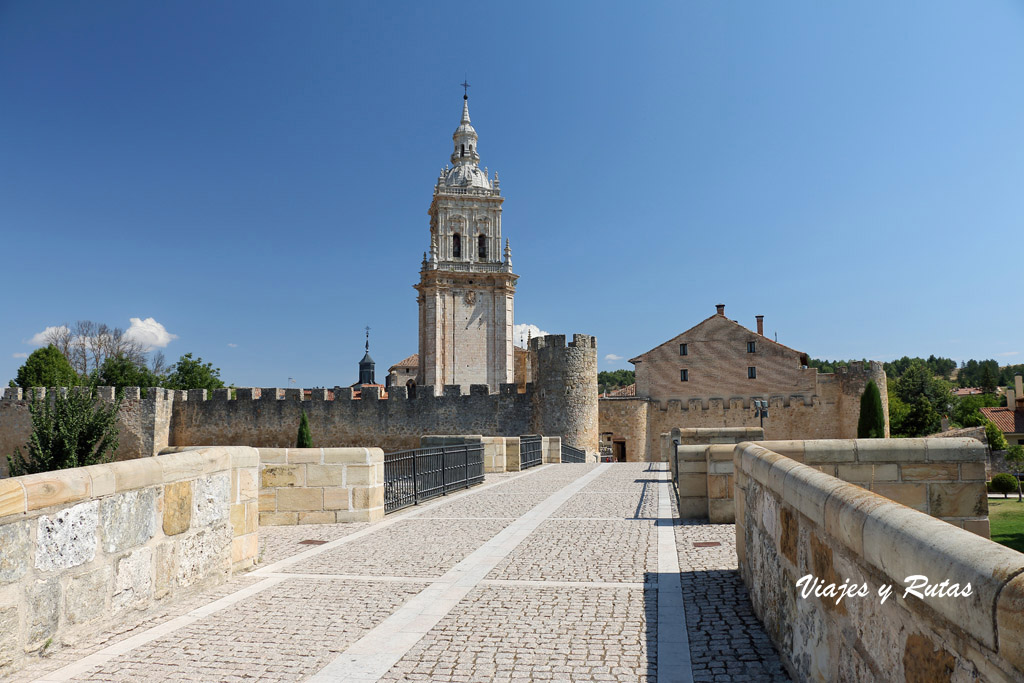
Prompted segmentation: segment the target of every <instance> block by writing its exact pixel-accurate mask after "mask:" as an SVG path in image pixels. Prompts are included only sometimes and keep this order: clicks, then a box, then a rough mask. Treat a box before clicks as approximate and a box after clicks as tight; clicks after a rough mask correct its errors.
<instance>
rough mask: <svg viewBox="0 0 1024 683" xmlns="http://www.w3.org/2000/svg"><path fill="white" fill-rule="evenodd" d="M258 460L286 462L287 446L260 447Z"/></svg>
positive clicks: (262, 461)
mask: <svg viewBox="0 0 1024 683" xmlns="http://www.w3.org/2000/svg"><path fill="white" fill-rule="evenodd" d="M259 452H260V462H261V463H286V462H288V459H287V458H286V457H285V454H286V453H287V452H288V449H287V448H260V449H259Z"/></svg>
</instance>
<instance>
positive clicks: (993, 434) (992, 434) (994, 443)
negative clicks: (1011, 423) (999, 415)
mask: <svg viewBox="0 0 1024 683" xmlns="http://www.w3.org/2000/svg"><path fill="white" fill-rule="evenodd" d="M985 438H986V439H988V447H989V448H991V449H992V450H994V451H1004V450H1006V445H1007V444H1006V437H1005V436H1003V432H1002V431H1000V429H999V427H996V425H995V423H994V422H992V421H991V420H986V421H985Z"/></svg>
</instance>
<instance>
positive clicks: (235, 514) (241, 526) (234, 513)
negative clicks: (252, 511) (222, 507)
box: [229, 503, 245, 536]
mask: <svg viewBox="0 0 1024 683" xmlns="http://www.w3.org/2000/svg"><path fill="white" fill-rule="evenodd" d="M229 518H230V521H231V535H232V536H241V535H243V534H245V503H235V504H234V505H232V506H231V513H230V516H229Z"/></svg>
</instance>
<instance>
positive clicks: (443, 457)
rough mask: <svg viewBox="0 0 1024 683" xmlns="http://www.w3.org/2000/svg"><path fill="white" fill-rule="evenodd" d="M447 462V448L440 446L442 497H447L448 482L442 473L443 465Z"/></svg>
mask: <svg viewBox="0 0 1024 683" xmlns="http://www.w3.org/2000/svg"><path fill="white" fill-rule="evenodd" d="M447 460H448V447H447V446H442V447H441V495H442V496H447V495H448V481H447V479H446V478H445V473H444V471H445V464H446V461H447Z"/></svg>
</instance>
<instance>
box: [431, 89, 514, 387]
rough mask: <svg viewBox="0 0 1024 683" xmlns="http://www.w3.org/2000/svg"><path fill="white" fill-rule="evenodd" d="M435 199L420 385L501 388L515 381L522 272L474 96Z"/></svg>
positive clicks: (464, 109) (466, 103) (455, 137)
mask: <svg viewBox="0 0 1024 683" xmlns="http://www.w3.org/2000/svg"><path fill="white" fill-rule="evenodd" d="M452 140H453V143H454V148H453V151H452V155H451V163H452V164H453V165H452V167H451V168H449V167H448V166H445V168H443V169H441V174H440V175H439V176H438V178H437V183H436V184H435V185H434V199H433V201H432V202H431V204H430V211H429V214H430V253H429V255H428V254H424V255H423V265H422V268H421V269H420V282H419V284H417V285H414V287H415V288H416V290H417V292H419V296H418V297H417V302H418V303H419V316H420V318H419V369H418V372H417V378H416V383H417V384H419V385H432V386H435V387H441V386H450V385H459V386H461V387H463V388H464V389H465V390H468V388H469V387H470V386H471V385H473V384H486V385H487V386H488V388H489V389H490V390H491V391H497V390H498V388H499V387H500V385H501V384H505V383H511V382H513V381H515V380H514V360H513V340H512V326H513V310H512V299H513V296H514V294H515V285H516V280H517V279H518V278H519V276H518V275H515V274H513V273H512V252H511V249H510V248H509V244H508V241H507V240H506V242H505V245H504V250H503V249H502V243H501V204H502V202H503V201H504V198H503V197H502V196H501V190H500V186H499V183H498V174H497V173H495V174H494V178H493V180H492V179H491V177H490V174H489V172H488V171H487V169H486V168H484V169H483V170H481V169H480V154H479V152H478V150H477V134H476V130H475V129H474V128H473V124H472V123H470V120H469V98H468V97H464V98H463V103H462V120H461V121H460V122H459V127H458V128H456V129H455V133H454V135H452Z"/></svg>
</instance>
